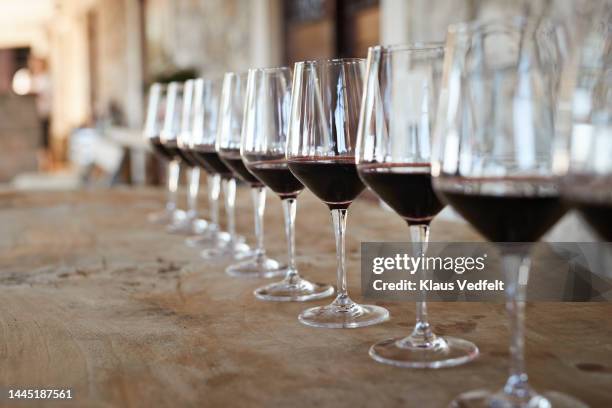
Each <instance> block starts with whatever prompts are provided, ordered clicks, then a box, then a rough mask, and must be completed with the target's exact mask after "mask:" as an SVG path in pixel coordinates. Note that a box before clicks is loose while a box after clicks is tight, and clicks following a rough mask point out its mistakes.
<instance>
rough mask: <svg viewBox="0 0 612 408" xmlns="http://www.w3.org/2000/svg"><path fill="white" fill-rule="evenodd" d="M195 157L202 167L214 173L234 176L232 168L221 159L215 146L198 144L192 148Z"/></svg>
mask: <svg viewBox="0 0 612 408" xmlns="http://www.w3.org/2000/svg"><path fill="white" fill-rule="evenodd" d="M191 153H192V155H193V157H194V158H195V159H196V160H197V162H198V163H200V165H201V166H202V167H205V168H208V169H210V171H211V173H212V174H219V175H220V176H221V177H223V178H225V179H228V178H232V177H233V173H232V170H231V169H230V168H229V167H227V165H226V164H225V163H224V162H223V161H221V159H220V158H219V153H217V151H216V150H215V149H214V147H208V146H206V147H204V146H196V147H194V148H193V149H192V150H191Z"/></svg>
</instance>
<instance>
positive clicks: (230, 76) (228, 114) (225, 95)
mask: <svg viewBox="0 0 612 408" xmlns="http://www.w3.org/2000/svg"><path fill="white" fill-rule="evenodd" d="M237 76H238V75H237V74H235V73H232V72H228V73H226V74H225V76H224V77H223V88H222V90H221V100H220V105H219V114H218V115H219V116H218V127H217V135H216V139H215V144H214V150H213V151H211V152H209V159H208V162H209V163H210V164H213V162H214V164H215V165H217V166H219V170H221V169H222V168H223V177H222V181H221V185H222V189H223V196H224V198H225V214H226V215H227V231H228V233H229V236H230V238H229V242H228V243H227V245H225V246H223V247H220V248H219V247H217V248H211V249H205V250H204V251H202V253H201V255H202V257H204V258H215V259H228V260H242V259H245V258H248V257H250V256H253V255H254V253H253V251H251V249H250V248H249V246H248V245H246V244H245V243H244V242H242V240H241V239H239V236H238V235H237V234H236V221H235V212H236V211H235V205H236V177H237V175H236V173H237V172H236V171H234V170H233V169H232V168H231V167H230V166H229V164H228V163H229V162H228V161H227V160H224V159H223V158H222V149H221V146H223V145H224V144H225V143H227V142H226V141H227V140H235V137H236V136H234V134H238V136H237V137H238V139H239V138H240V132H241V130H242V115H243V113H244V111H243V109H244V92H243V89H244V87H243V88H240V82H239V81H238V80H237V79H236V77H237ZM238 145H239V144H238Z"/></svg>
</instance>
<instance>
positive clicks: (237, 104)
mask: <svg viewBox="0 0 612 408" xmlns="http://www.w3.org/2000/svg"><path fill="white" fill-rule="evenodd" d="M246 80H247V74H246V73H241V74H238V73H235V72H228V73H226V74H225V79H224V81H223V97H224V99H223V104H222V107H223V110H222V111H221V124H220V131H219V134H218V138H217V151H218V152H219V157H221V160H222V161H223V162H224V163H225V164H226V165H227V166H228V167H229V168H230V169H231V170H232V171H233V172H234V175H235V176H237V177H239V178H240V179H242V180H243V181H244V182H246V183H247V184H248V185H249V186H250V188H251V197H252V199H253V210H254V214H253V215H254V217H253V218H254V220H255V238H256V240H257V247H256V248H255V250H254V252H253V255H254V257H253V258H252V259H247V260H245V261H242V262H239V263H237V264H234V265H230V266H228V267H227V269H226V270H225V271H226V272H227V274H228V275H230V276H237V277H261V278H270V277H274V276H282V275H284V274H285V266H283V265H281V264H280V263H279V262H278V261H276V260H274V259H272V258H269V257H268V256H267V255H266V250H265V247H264V212H265V208H266V188H265V186H264V185H263V183H262V182H261V181H259V179H258V178H257V177H255V176H254V175H253V174H252V173H251V172H250V171H249V170H248V169H247V168H246V166H245V165H244V163H243V162H242V157H240V140H241V135H242V122H243V117H244V97H245V91H246Z"/></svg>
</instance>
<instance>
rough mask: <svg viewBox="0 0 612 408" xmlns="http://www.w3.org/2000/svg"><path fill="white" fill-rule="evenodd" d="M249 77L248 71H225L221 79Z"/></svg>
mask: <svg viewBox="0 0 612 408" xmlns="http://www.w3.org/2000/svg"><path fill="white" fill-rule="evenodd" d="M248 75H249V71H248V70H247V71H227V72H225V74H223V78H224V79H225V78H227V77H228V76H237V77H239V78H246V77H247V76H248Z"/></svg>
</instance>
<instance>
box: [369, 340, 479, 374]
mask: <svg viewBox="0 0 612 408" xmlns="http://www.w3.org/2000/svg"><path fill="white" fill-rule="evenodd" d="M369 354H370V357H372V358H373V359H374V360H376V361H378V362H379V363H383V364H389V365H392V366H396V367H407V368H443V367H453V366H457V365H460V364H464V363H467V362H469V361H472V360H474V359H475V358H476V357H478V354H479V351H478V347H476V345H475V344H474V343H472V342H469V341H467V340H463V339H458V338H456V337H447V336H444V337H437V336H436V337H434V338H432V339H430V340H429V341H427V342H422V341H413V339H412V338H411V336H409V337H405V338H398V339H388V340H383V341H381V342H379V343H376V344H374V345H373V346H372V347H370V351H369Z"/></svg>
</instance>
